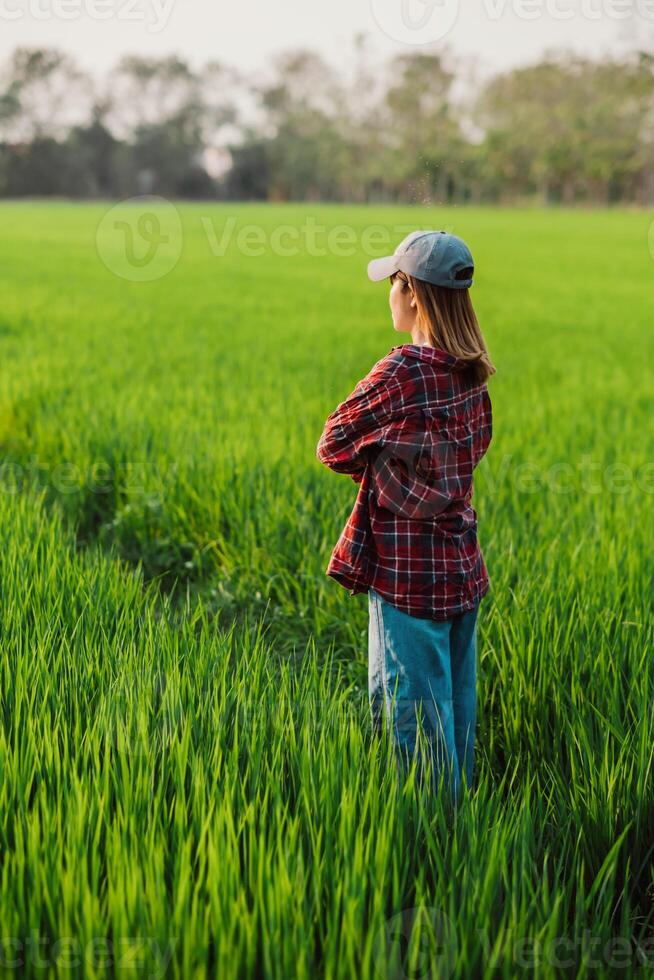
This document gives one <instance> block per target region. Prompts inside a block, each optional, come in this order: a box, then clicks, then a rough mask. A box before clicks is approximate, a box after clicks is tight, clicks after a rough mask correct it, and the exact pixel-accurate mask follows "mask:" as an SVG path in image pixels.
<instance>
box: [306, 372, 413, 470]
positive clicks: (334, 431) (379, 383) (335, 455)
mask: <svg viewBox="0 0 654 980" xmlns="http://www.w3.org/2000/svg"><path fill="white" fill-rule="evenodd" d="M397 366H398V365H397V362H395V361H391V362H389V361H387V360H385V359H382V361H379V362H378V363H377V364H376V365H375V366H374V368H373V369H372V371H370V372H369V374H367V375H366V377H365V378H364V379H363V380H362V381H360V382H359V383H358V385H357V386H356V388H355V389H354V391H353V392H352V393H351V394H350V395H349V396H348V397H347V398H346V399H345V401H343V402H341V403H340V405H338V406H337V407H336V408H335V409H334V411H333V412H332V413H331V415H329V416H328V417H327V421H326V422H325V426H324V429H323V433H322V435H321V437H320V440H319V442H318V445H317V447H316V456H317V457H318V459H319V460H320V462H321V463H324V465H325V466H328V467H329V468H330V469H331V470H334V472H336V473H348V474H350V476H351V477H352V479H353V480H354V481H355V482H356V483H361V480H362V479H363V474H364V473H365V469H366V466H367V464H368V462H369V461H370V458H371V455H370V450H371V449H372V447H373V446H375V445H381V444H382V441H383V435H382V432H383V429H384V426H385V425H387V424H388V422H389V420H390V418H391V416H392V413H393V411H394V409H395V407H396V406H397V405H398V403H399V402H400V401H401V397H402V391H401V385H400V382H399V379H398V372H397Z"/></svg>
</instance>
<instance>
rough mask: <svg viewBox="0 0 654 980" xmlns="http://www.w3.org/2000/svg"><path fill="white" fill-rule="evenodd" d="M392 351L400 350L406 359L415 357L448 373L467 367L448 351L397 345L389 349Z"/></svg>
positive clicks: (412, 345)
mask: <svg viewBox="0 0 654 980" xmlns="http://www.w3.org/2000/svg"><path fill="white" fill-rule="evenodd" d="M394 350H400V351H402V353H403V354H406V356H407V357H417V358H419V359H420V360H421V361H428V362H429V363H430V364H435V365H437V366H440V367H444V368H446V369H447V370H449V371H459V370H461V369H462V368H465V367H467V366H468V362H467V361H465V360H464V359H463V358H461V357H457V356H456V355H455V354H450V353H449V351H445V350H442V349H441V348H440V347H429V346H427V345H424V346H422V345H421V346H419V345H418V344H398V345H397V346H396V347H392V348H391V352H392V351H394Z"/></svg>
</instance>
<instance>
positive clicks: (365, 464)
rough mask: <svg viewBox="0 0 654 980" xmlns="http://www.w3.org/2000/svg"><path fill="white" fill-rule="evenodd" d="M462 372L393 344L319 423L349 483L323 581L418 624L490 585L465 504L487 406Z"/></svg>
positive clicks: (458, 362) (331, 458) (472, 515)
mask: <svg viewBox="0 0 654 980" xmlns="http://www.w3.org/2000/svg"><path fill="white" fill-rule="evenodd" d="M466 367H467V365H466V363H465V361H463V360H462V359H460V358H457V357H455V356H454V355H452V354H450V353H448V352H447V351H444V350H440V349H438V348H434V347H428V346H424V347H421V346H417V345H415V344H402V345H401V346H398V347H393V348H391V350H390V351H389V353H388V354H387V355H386V356H385V357H383V358H382V359H381V360H380V361H378V362H377V363H376V364H375V365H374V367H373V368H372V370H371V371H370V372H369V373H368V374H367V375H366V377H365V378H364V379H363V380H362V381H360V382H359V383H358V385H357V386H356V388H355V389H354V391H353V392H352V394H351V395H349V397H348V398H346V400H345V401H344V402H341V403H340V405H338V407H337V408H336V409H335V410H334V411H333V412H332V413H331V415H330V416H329V417H328V418H327V421H326V423H325V427H324V430H323V433H322V435H321V437H320V441H319V442H318V445H317V448H316V456H317V457H318V459H319V460H320V462H321V463H324V464H325V466H328V467H329V468H330V469H332V470H334V471H335V472H336V473H347V474H349V475H350V476H351V477H352V479H353V480H354V481H355V482H356V483H358V484H359V492H358V495H357V499H356V502H355V504H354V508H353V510H352V513H351V514H350V517H349V518H348V521H347V523H346V525H345V527H344V528H343V530H342V532H341V535H340V537H339V539H338V541H337V543H336V546H335V548H334V550H333V553H332V556H331V559H330V561H329V565H328V566H327V569H326V574H327V575H330V576H331V577H332V578H334V579H335V580H336V581H337V582H339V583H340V584H341V585H342V586H344V587H345V588H348V589H349V590H350V594H351V595H355V594H356V593H358V592H366V591H367V590H368V589H369V588H373V589H375V591H377V592H379V593H380V595H382V596H383V597H384V598H385V599H387V600H388V602H390V603H392V604H393V605H394V606H396V607H397V608H398V609H401V610H402V611H403V612H406V613H409V614H410V615H412V616H417V617H419V618H422V619H436V620H443V619H449V618H451V617H452V616H455V615H457V614H459V613H462V612H465V611H466V610H469V609H471V608H473V607H474V606H475V605H476V604H477V603H478V602H479V601H480V600H481V598H482V597H483V596H484V595H486V593H487V592H488V590H489V587H490V581H489V578H488V572H487V569H486V565H485V562H484V558H483V555H482V552H481V548H480V546H479V542H478V540H477V514H476V512H475V509H474V508H473V506H472V502H471V501H472V491H473V471H474V468H475V467H476V465H477V464H478V463H479V461H480V460H481V459H482V457H483V456H484V454H485V453H486V450H487V449H488V446H489V444H490V441H491V438H492V406H491V400H490V395H489V393H488V388H487V386H486V384H485V383H484V384H478V385H475V384H474V382H471V379H470V375H469V372H467V371H466Z"/></svg>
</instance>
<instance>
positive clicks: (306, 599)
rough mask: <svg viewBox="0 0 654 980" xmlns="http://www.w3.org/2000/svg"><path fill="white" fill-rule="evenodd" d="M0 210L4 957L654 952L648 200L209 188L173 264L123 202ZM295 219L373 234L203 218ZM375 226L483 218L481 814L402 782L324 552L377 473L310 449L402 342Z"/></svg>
mask: <svg viewBox="0 0 654 980" xmlns="http://www.w3.org/2000/svg"><path fill="white" fill-rule="evenodd" d="M0 210H1V211H2V219H3V220H2V224H1V226H0V285H1V286H2V292H1V295H2V305H1V307H0V352H1V355H2V375H1V377H2V386H1V388H0V448H1V451H2V460H1V463H2V466H0V477H1V481H0V483H1V487H0V489H1V490H2V492H0V537H1V547H0V637H1V643H2V659H1V660H0V677H1V685H0V698H1V700H0V710H1V718H2V724H1V726H0V939H2V946H1V947H0V952H1V953H2V961H1V963H0V965H1V966H2V967H3V968H4V969H5V970H6V972H7V973H8V974H9V975H12V974H15V973H18V972H20V973H22V974H26V975H29V976H37V975H38V976H43V975H45V974H46V973H47V972H48V971H50V972H51V973H53V974H56V975H61V976H71V975H84V976H89V977H101V976H107V975H117V976H123V975H126V974H127V973H128V972H129V973H130V975H134V973H135V972H136V974H137V975H139V974H140V975H144V976H145V975H158V976H164V975H166V976H176V977H184V978H186V977H195V976H197V977H200V976H204V975H217V976H220V977H231V976H234V977H240V976H249V975H265V976H271V977H289V976H298V977H314V976H325V977H334V978H336V977H348V978H349V977H352V976H362V977H376V976H379V977H403V976H412V977H425V976H428V975H431V976H461V977H469V976H480V977H491V976H493V977H496V976H502V977H515V976H521V975H523V974H527V975H534V976H538V977H554V976H560V975H562V974H565V975H570V976H578V977H585V976H607V977H608V976H613V975H615V974H616V973H618V975H620V976H630V975H632V974H635V973H637V972H638V970H639V968H641V969H642V968H643V967H645V968H647V967H648V966H649V968H651V965H652V963H653V962H654V943H652V942H651V937H652V934H653V933H654V929H653V919H654V901H653V893H654V878H653V875H654V793H653V789H652V755H653V749H652V746H653V744H654V739H653V735H654V732H653V721H652V711H651V704H652V694H653V684H652V681H653V671H652V647H653V644H652V641H653V637H654V628H653V617H652V587H653V584H654V583H653V578H654V576H653V574H652V571H653V561H652V541H653V540H654V516H653V508H652V503H653V501H654V482H653V480H652V469H651V461H652V449H653V447H654V430H653V428H652V424H651V404H652V395H653V394H654V384H653V380H654V372H653V368H652V364H653V363H654V362H653V357H652V354H653V348H654V340H653V339H652V333H651V323H652V314H653V313H654V293H653V292H652V288H651V284H652V276H653V273H654V265H653V261H654V260H653V258H652V256H651V255H650V253H649V251H648V227H649V224H650V221H651V220H652V218H653V217H654V216H653V215H647V214H644V213H623V212H594V211H589V212H585V213H581V212H577V213H575V212H565V211H561V212H547V213H546V212H537V211H492V210H460V211H449V212H442V211H434V210H429V209H416V210H412V209H402V210H400V209H397V210H395V209H365V208H326V207H318V206H316V207H314V208H304V207H295V206H293V207H291V206H287V207H277V206H270V207H255V206H239V207H227V206H221V207H217V206H209V205H197V206H185V207H184V208H181V209H180V212H181V216H182V221H183V227H184V238H183V250H182V254H181V258H180V261H179V263H178V265H177V266H176V268H175V269H174V271H172V272H171V273H169V274H168V275H167V276H165V277H164V278H162V279H159V280H157V281H154V282H141V283H138V282H136V283H134V282H128V281H126V280H124V279H121V278H119V277H117V276H115V275H113V274H112V273H111V272H110V271H109V270H108V269H107V268H106V267H105V266H104V265H103V263H102V261H101V260H100V258H99V256H98V254H97V251H96V247H95V235H96V229H97V227H98V224H99V223H100V221H101V219H102V217H103V214H104V211H105V210H106V209H105V208H103V207H99V206H79V207H72V206H69V205H65V204H53V205H44V204H21V205H5V206H3V207H2V209H0ZM307 217H310V218H311V217H313V218H314V219H315V220H316V221H317V222H318V223H320V224H322V225H323V226H324V227H325V228H326V229H334V228H336V227H337V226H339V225H347V226H348V227H350V228H351V229H353V233H354V235H355V238H356V241H357V243H358V244H357V250H356V254H355V255H352V256H350V257H346V256H344V255H339V254H334V252H333V251H332V253H331V254H324V255H320V256H316V255H311V254H309V253H308V252H307V251H306V250H301V251H300V253H299V254H298V255H295V256H283V255H280V254H275V251H274V250H273V249H272V248H271V247H269V246H267V247H266V248H264V253H263V254H262V255H260V256H256V257H254V256H247V255H244V254H243V252H242V250H239V249H238V247H235V246H234V244H232V247H231V248H229V249H228V250H227V252H226V253H225V254H224V255H223V256H218V255H215V254H213V253H212V249H211V245H210V242H209V240H208V238H207V222H211V223H212V225H213V228H214V230H215V231H216V232H217V233H218V234H219V233H220V230H221V228H222V227H223V226H224V223H225V222H226V221H227V220H228V219H230V218H233V219H236V221H237V222H238V228H243V227H244V226H246V225H250V224H252V225H256V226H259V227H260V228H262V229H264V232H265V235H266V236H269V235H270V234H272V233H273V232H274V231H275V229H279V227H280V226H281V225H294V226H296V227H297V228H299V229H301V228H302V227H303V226H304V224H305V222H306V220H307ZM373 224H384V225H386V226H387V227H389V228H400V227H402V228H404V226H409V227H420V226H423V227H428V226H434V227H445V226H447V227H449V228H451V229H452V230H454V231H456V232H457V233H458V234H461V235H463V236H464V237H465V238H466V240H468V241H469V243H470V245H471V247H472V250H473V254H474V255H475V258H476V260H477V265H478V274H477V280H476V284H475V287H474V299H475V304H476V307H477V310H478V313H479V317H480V320H481V323H482V328H483V330H484V334H485V337H486V339H487V342H488V346H489V348H490V352H491V356H492V358H493V359H494V361H495V363H496V366H497V368H498V373H497V375H496V376H495V377H494V378H492V379H491V381H490V390H491V394H492V398H493V404H494V410H495V432H494V438H493V442H492V445H491V449H490V452H489V455H488V457H487V458H486V459H485V460H484V461H483V463H482V464H481V466H480V467H479V469H478V471H477V475H476V483H475V498H474V504H475V508H476V510H477V513H478V515H479V527H480V540H481V543H482V547H483V550H484V554H485V557H486V562H487V565H488V568H489V572H490V576H491V582H492V590H491V593H490V594H489V596H488V597H487V598H486V599H485V600H484V603H483V605H482V612H481V615H480V620H479V685H478V694H479V713H478V729H477V752H476V767H475V785H474V789H473V793H472V795H471V796H470V797H466V798H465V799H464V801H463V803H462V805H461V807H460V808H459V810H458V811H457V812H455V813H452V812H451V811H450V810H449V809H448V808H447V807H446V806H445V805H444V801H443V797H442V796H441V795H439V794H438V793H430V792H428V791H427V790H426V789H423V788H422V787H420V786H419V785H417V784H415V783H414V779H413V775H411V776H410V777H409V779H408V781H406V782H403V783H401V784H400V783H398V781H397V779H396V774H395V768H394V765H393V762H392V752H391V748H392V747H391V746H390V743H389V740H388V738H387V737H386V736H384V737H382V738H381V739H378V738H375V737H374V735H373V733H372V732H371V731H370V726H369V720H368V712H367V666H366V653H367V606H366V602H365V597H364V596H358V597H356V598H354V599H353V598H351V597H350V596H349V595H348V594H347V592H346V591H345V590H343V589H341V588H339V586H337V585H336V584H335V583H334V582H332V581H331V580H329V579H328V578H327V577H326V576H325V574H324V570H325V567H326V564H327V561H328V558H329V553H330V551H331V548H332V547H333V545H334V543H335V541H336V538H337V536H338V533H339V532H340V530H341V527H342V525H343V523H344V521H345V519H346V517H347V515H348V513H349V510H350V508H351V505H352V503H353V499H354V496H355V493H356V487H355V485H354V483H352V481H351V480H349V478H346V477H338V476H336V475H335V474H332V473H330V472H328V471H327V470H325V469H324V468H323V467H321V466H320V464H319V463H318V461H317V460H316V458H315V445H316V443H317V440H318V437H319V435H320V432H321V430H322V425H323V423H324V419H325V418H326V416H327V414H328V413H329V412H330V411H331V410H332V409H333V408H334V407H335V406H336V404H337V403H338V402H339V401H341V400H342V399H343V398H344V397H345V396H346V395H347V394H348V393H349V392H350V391H351V390H352V388H353V387H354V384H355V383H356V381H357V380H359V378H360V377H362V376H363V374H365V373H366V372H367V370H368V369H369V368H370V367H371V366H372V364H373V363H374V361H375V360H377V359H378V358H379V357H381V356H382V355H383V354H385V353H386V352H387V351H388V350H389V349H390V347H391V346H394V345H395V344H397V343H400V342H402V341H403V340H404V339H405V338H403V337H399V336H398V335H397V334H395V333H393V331H392V328H391V327H390V324H389V315H388V308H387V305H386V304H387V293H386V289H385V287H384V286H373V285H372V284H370V283H368V281H367V279H366V277H365V265H366V263H367V261H368V259H369V257H370V255H369V254H364V249H363V248H362V247H361V241H362V239H361V235H362V233H363V232H364V231H365V229H366V228H370V226H371V225H373ZM407 230H408V229H407ZM396 237H397V240H398V241H399V240H400V238H402V237H404V236H403V233H402V232H401V231H398V233H397V235H396ZM268 241H269V238H268ZM376 254H380V252H379V251H377V252H376ZM584 457H587V458H586V459H584ZM566 467H568V469H566ZM584 467H585V468H584ZM589 467H590V468H589ZM611 467H613V469H611ZM648 467H649V469H648ZM39 939H40V940H41V944H40V945H38V943H37V940H39ZM648 940H650V942H649V945H648ZM612 942H613V943H617V945H615V946H614V947H612V946H611V943H612ZM39 956H40V957H41V959H40V960H39V958H38V957H39ZM593 958H594V965H593ZM19 961H20V962H19ZM429 970H431V974H430V973H429Z"/></svg>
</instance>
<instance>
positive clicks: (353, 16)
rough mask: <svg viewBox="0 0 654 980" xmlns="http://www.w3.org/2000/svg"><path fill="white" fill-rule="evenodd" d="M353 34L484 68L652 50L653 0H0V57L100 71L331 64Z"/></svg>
mask: <svg viewBox="0 0 654 980" xmlns="http://www.w3.org/2000/svg"><path fill="white" fill-rule="evenodd" d="M357 33H364V34H366V35H367V36H368V38H369V45H370V47H371V49H372V50H373V51H375V52H377V53H379V54H380V55H385V54H387V53H392V52H395V51H406V50H409V49H411V48H414V49H419V48H420V46H421V45H425V44H428V43H433V42H445V43H447V44H448V45H449V47H450V48H451V49H452V50H453V51H455V52H459V53H461V54H463V55H467V56H469V57H470V58H471V59H474V61H475V62H476V63H478V64H479V66H485V67H487V68H488V69H489V70H490V69H494V68H497V67H503V66H506V65H511V64H521V63H526V62H529V61H531V60H533V59H534V58H536V57H537V56H538V55H539V54H540V53H541V52H542V51H543V50H544V49H546V48H548V47H568V48H574V49H575V50H578V51H593V52H595V53H602V52H607V53H608V52H610V51H612V50H616V49H620V48H623V47H624V46H631V45H633V44H634V43H636V42H637V41H638V42H639V43H640V44H641V45H647V46H648V47H649V48H651V49H653V50H654V44H653V43H652V42H653V41H654V0H324V2H322V3H316V2H315V0H277V2H274V0H0V57H4V56H5V55H6V54H7V53H8V52H9V51H11V50H12V48H14V47H16V46H17V45H28V46H32V45H48V46H56V47H60V48H64V49H65V50H67V51H70V52H71V53H72V54H74V55H75V56H76V57H77V59H78V61H79V62H80V63H81V64H82V65H84V66H85V67H87V68H90V69H96V70H99V71H102V70H103V69H105V68H107V67H109V66H110V65H111V64H113V63H115V61H116V60H117V58H118V57H119V56H120V55H121V54H123V53H127V52H129V53H139V54H142V55H163V54H170V53H176V54H180V55H182V56H184V57H186V58H187V59H188V60H189V61H190V62H191V63H192V64H194V65H198V64H200V63H202V62H203V61H206V60H209V59H217V60H219V61H224V62H227V63H229V64H232V65H235V66H238V67H241V68H243V69H254V68H257V67H260V66H261V65H262V64H263V63H264V62H265V61H266V59H267V58H268V57H269V56H270V55H271V54H272V53H274V52H276V51H279V50H281V49H283V48H287V47H294V46H297V45H308V46H310V47H312V48H314V49H318V50H320V51H321V52H323V54H324V55H325V56H326V57H327V58H329V60H331V61H332V62H334V63H335V64H338V63H339V61H342V60H343V59H344V58H347V57H348V52H349V51H351V42H352V39H353V37H354V36H355V35H356V34H357Z"/></svg>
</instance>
